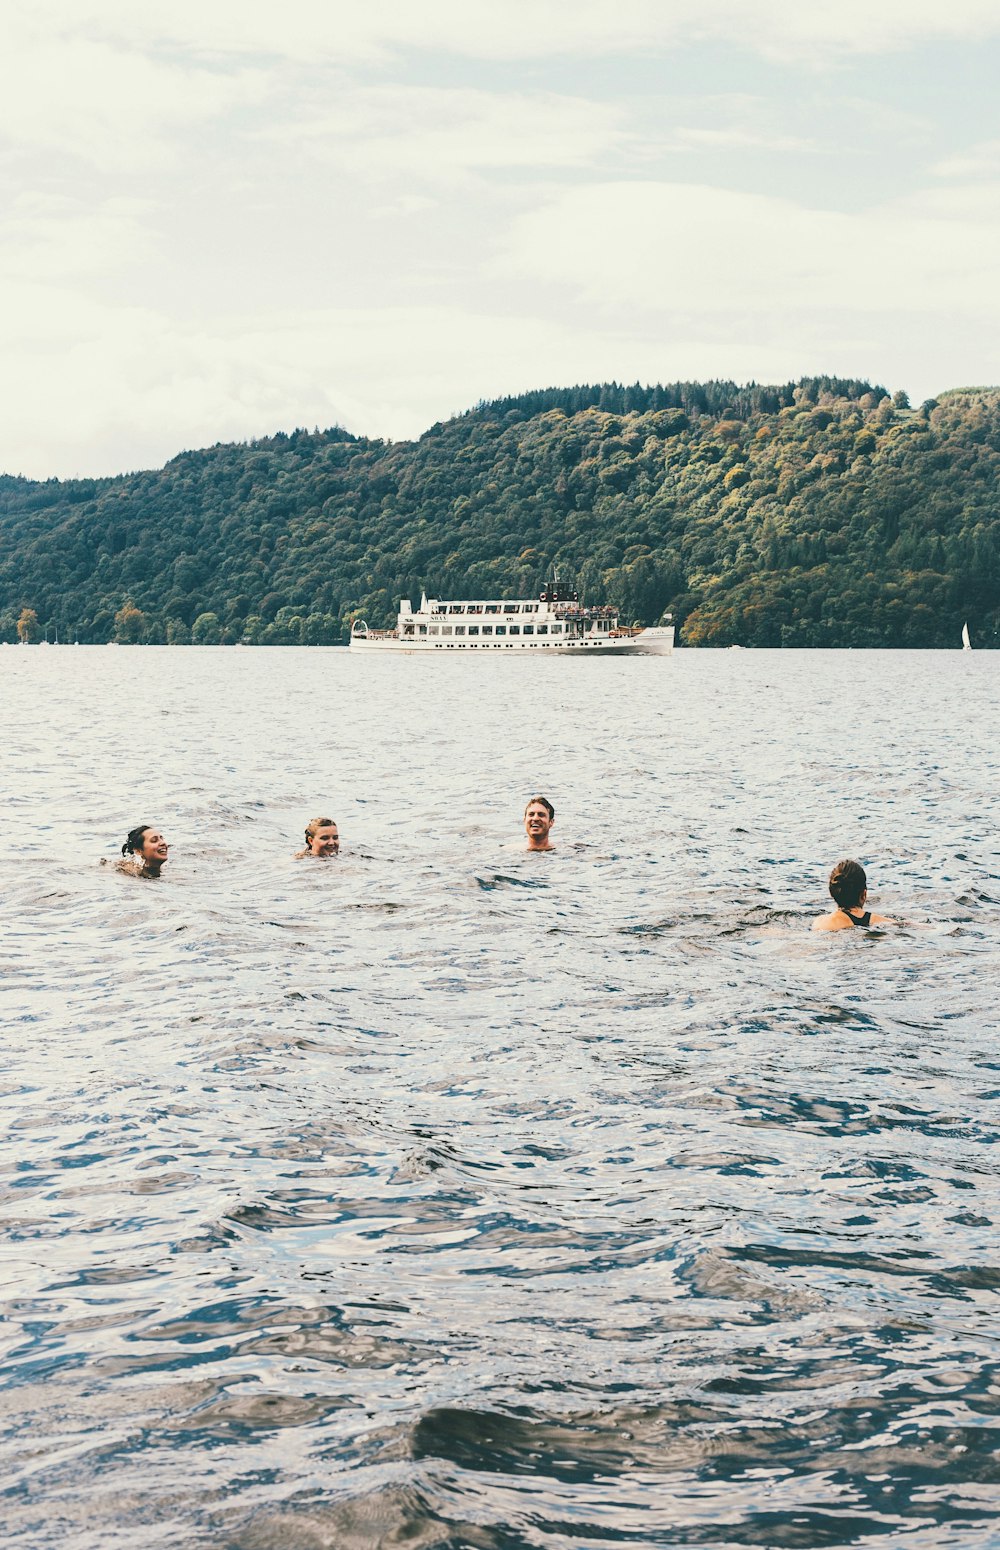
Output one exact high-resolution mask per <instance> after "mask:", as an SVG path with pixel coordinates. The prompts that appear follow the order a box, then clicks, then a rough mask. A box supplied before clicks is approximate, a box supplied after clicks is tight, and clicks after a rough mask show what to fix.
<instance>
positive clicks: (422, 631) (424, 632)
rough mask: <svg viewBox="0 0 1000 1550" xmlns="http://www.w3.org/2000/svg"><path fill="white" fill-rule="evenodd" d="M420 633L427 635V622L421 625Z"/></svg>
mask: <svg viewBox="0 0 1000 1550" xmlns="http://www.w3.org/2000/svg"><path fill="white" fill-rule="evenodd" d="M420 633H421V635H426V634H427V626H426V624H422V625H421V626H420Z"/></svg>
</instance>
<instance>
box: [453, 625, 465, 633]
mask: <svg viewBox="0 0 1000 1550" xmlns="http://www.w3.org/2000/svg"><path fill="white" fill-rule="evenodd" d="M455 634H456V635H464V634H465V625H464V624H456V626H455Z"/></svg>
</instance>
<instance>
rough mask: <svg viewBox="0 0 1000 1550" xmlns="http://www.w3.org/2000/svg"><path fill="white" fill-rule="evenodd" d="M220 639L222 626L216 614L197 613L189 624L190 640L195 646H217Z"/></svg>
mask: <svg viewBox="0 0 1000 1550" xmlns="http://www.w3.org/2000/svg"><path fill="white" fill-rule="evenodd" d="M221 639H222V626H221V624H220V623H219V616H218V614H213V613H204V614H199V615H198V617H197V619H196V620H195V621H194V624H193V625H192V626H191V642H192V644H193V645H195V646H217V645H218V644H219V642H220V640H221Z"/></svg>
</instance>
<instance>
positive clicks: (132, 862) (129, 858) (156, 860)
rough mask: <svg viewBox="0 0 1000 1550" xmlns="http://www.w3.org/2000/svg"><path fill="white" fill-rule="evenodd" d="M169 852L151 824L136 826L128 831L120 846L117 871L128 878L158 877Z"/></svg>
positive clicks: (158, 832)
mask: <svg viewBox="0 0 1000 1550" xmlns="http://www.w3.org/2000/svg"><path fill="white" fill-rule="evenodd" d="M169 850H170V846H169V845H168V844H167V842H166V840H165V839H164V838H163V835H162V834H161V833H160V831H159V829H157V828H156V827H155V826H154V825H153V824H151V823H140V824H137V825H136V827H135V828H134V829H130V830H129V832H128V837H127V838H126V840H125V843H124V845H123V846H122V860H121V861H119V862H118V870H119V872H127V873H128V875H129V877H159V875H160V869H161V868H162V867H163V866H164V865H165V863H166V860H167V853H168V852H169Z"/></svg>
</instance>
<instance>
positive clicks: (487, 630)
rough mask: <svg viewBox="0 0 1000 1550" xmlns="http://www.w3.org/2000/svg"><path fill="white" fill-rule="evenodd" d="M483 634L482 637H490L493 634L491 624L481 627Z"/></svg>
mask: <svg viewBox="0 0 1000 1550" xmlns="http://www.w3.org/2000/svg"><path fill="white" fill-rule="evenodd" d="M483 634H484V635H492V634H493V626H492V624H484V625H483Z"/></svg>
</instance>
